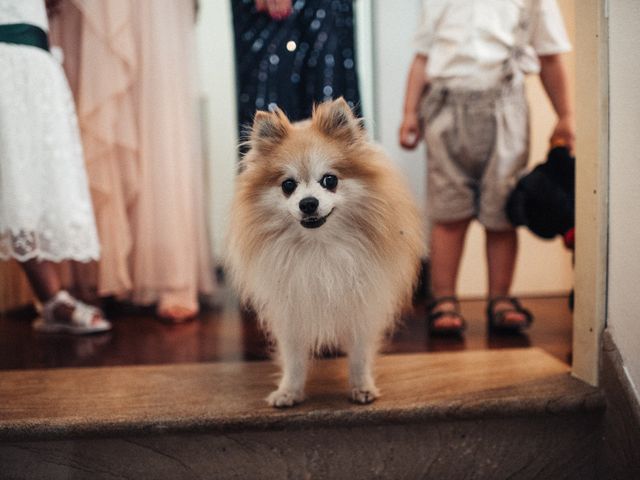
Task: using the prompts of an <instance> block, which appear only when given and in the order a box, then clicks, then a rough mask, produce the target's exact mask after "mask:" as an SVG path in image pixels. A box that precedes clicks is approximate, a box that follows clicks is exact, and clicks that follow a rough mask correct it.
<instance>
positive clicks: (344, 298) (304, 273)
mask: <svg viewBox="0 0 640 480" xmlns="http://www.w3.org/2000/svg"><path fill="white" fill-rule="evenodd" d="M344 237H345V238H344V240H343V241H341V242H333V243H330V242H322V241H313V240H310V241H302V242H299V241H298V242H289V241H287V238H286V237H284V238H282V239H280V241H277V242H275V243H274V244H273V245H269V246H267V247H266V248H265V249H264V250H263V251H262V253H261V255H260V256H259V257H258V259H257V261H256V262H255V264H254V268H252V270H253V272H252V273H253V275H251V276H252V277H253V280H252V282H251V283H252V290H253V296H254V300H255V301H256V302H257V303H258V305H256V306H257V307H258V311H260V312H262V314H263V318H261V320H262V321H263V322H264V323H265V324H266V326H267V327H268V328H269V329H270V330H272V331H274V333H276V336H277V332H278V331H279V330H281V329H295V330H298V331H299V332H300V338H301V341H304V342H306V343H308V347H309V348H310V349H313V350H317V349H318V348H320V347H322V346H330V347H333V346H339V345H340V344H341V343H342V342H343V341H345V340H348V339H351V338H353V336H354V335H358V334H359V333H358V332H359V331H360V330H361V329H365V330H366V329H368V330H370V331H378V330H379V328H378V327H379V325H372V324H369V325H367V322H380V318H382V319H385V320H387V321H391V320H392V311H391V309H392V305H391V302H390V294H391V292H390V288H389V285H388V284H387V281H386V277H387V276H386V275H385V272H384V271H383V268H382V266H381V265H380V263H379V262H378V261H376V259H375V257H374V254H373V252H371V251H368V250H367V248H366V245H363V244H362V243H360V242H358V241H357V239H350V238H348V236H347V234H345V235H344ZM374 312H375V315H374V314H373V313H374ZM383 312H385V313H386V312H388V313H386V314H385V313H383ZM381 313H383V314H382V315H381ZM303 339H304V340H303Z"/></svg>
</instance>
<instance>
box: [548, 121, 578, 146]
mask: <svg viewBox="0 0 640 480" xmlns="http://www.w3.org/2000/svg"><path fill="white" fill-rule="evenodd" d="M575 132H576V127H575V122H574V120H573V117H572V116H570V115H567V116H564V117H560V118H559V119H558V123H557V124H556V127H555V128H554V129H553V133H552V134H551V138H550V140H549V143H551V147H567V148H568V149H569V151H570V152H573V148H574V146H575V142H576V133H575Z"/></svg>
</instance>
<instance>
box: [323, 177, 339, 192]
mask: <svg viewBox="0 0 640 480" xmlns="http://www.w3.org/2000/svg"><path fill="white" fill-rule="evenodd" d="M320 185H322V187H323V188H326V189H327V190H335V189H336V187H337V186H338V177H336V176H335V175H325V176H324V177H322V178H321V179H320Z"/></svg>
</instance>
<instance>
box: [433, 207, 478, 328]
mask: <svg viewBox="0 0 640 480" xmlns="http://www.w3.org/2000/svg"><path fill="white" fill-rule="evenodd" d="M470 221H471V219H464V220H459V221H455V222H447V223H435V224H434V226H433V229H432V231H431V252H430V260H431V286H432V289H433V295H434V297H435V299H436V300H437V299H438V298H442V297H451V296H455V294H456V281H457V279H458V268H459V266H460V258H461V257H462V250H463V248H464V239H465V236H466V234H467V229H468V227H469V223H470ZM455 308H456V305H455V304H454V303H453V302H446V301H445V302H440V303H439V304H438V305H437V306H436V307H435V309H434V311H435V312H438V311H451V310H455ZM462 326H463V325H462V320H461V318H460V317H459V316H456V315H442V316H441V317H440V318H438V319H436V320H435V321H434V323H433V327H434V328H435V329H436V330H437V329H438V328H442V329H445V328H461V327H462Z"/></svg>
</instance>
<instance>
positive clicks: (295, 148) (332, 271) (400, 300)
mask: <svg viewBox="0 0 640 480" xmlns="http://www.w3.org/2000/svg"><path fill="white" fill-rule="evenodd" d="M250 147H251V148H250V151H249V152H248V153H247V155H246V156H245V158H244V160H243V171H242V173H240V175H239V176H238V179H237V185H236V191H235V198H234V202H233V208H232V216H231V228H230V232H229V238H228V244H227V245H228V259H227V260H228V261H227V264H228V268H229V271H230V273H231V278H232V281H233V283H234V285H235V286H236V287H237V289H238V290H239V292H240V294H241V296H242V297H243V299H244V300H245V301H248V302H249V303H250V304H251V306H252V307H253V308H254V309H255V310H256V312H257V314H258V317H259V318H260V321H261V324H262V326H263V327H264V328H266V329H267V330H268V332H270V334H271V335H272V336H273V338H274V339H275V342H276V345H277V349H278V352H279V354H280V360H281V362H282V367H283V376H282V379H281V381H280V385H279V387H278V389H277V390H276V391H274V392H273V393H271V395H269V397H268V399H267V400H268V402H269V404H270V405H273V406H276V407H288V406H292V405H294V404H295V403H298V402H301V401H302V400H303V398H304V385H305V380H306V373H307V367H308V362H309V360H310V358H311V356H312V355H313V353H315V352H318V351H319V350H320V349H322V348H325V347H328V348H341V349H343V350H344V351H346V352H347V353H348V355H349V368H350V383H351V399H352V400H353V401H355V402H358V403H369V402H371V401H373V400H374V399H375V398H376V397H377V396H378V390H377V388H376V386H375V383H374V379H373V375H372V363H373V360H374V356H375V353H376V351H377V348H378V345H379V342H380V340H381V339H382V337H383V335H384V333H385V331H386V330H388V329H389V328H391V327H392V326H393V323H394V320H396V319H397V318H398V316H399V314H400V312H401V310H402V308H403V307H405V306H407V305H409V302H410V300H411V295H412V291H413V287H414V284H415V281H416V278H417V273H418V266H419V260H420V256H421V254H422V250H423V239H422V227H421V222H420V217H419V215H418V212H417V209H416V206H415V204H414V202H413V200H412V198H411V196H410V194H409V193H408V191H407V189H406V187H405V184H404V182H403V180H402V178H401V175H400V174H399V173H398V172H397V171H396V170H395V169H394V168H393V167H392V165H391V162H390V161H389V160H388V159H387V158H386V156H385V155H384V153H383V152H382V151H381V150H380V149H378V148H377V147H375V146H374V145H372V144H371V143H369V142H367V140H366V137H365V135H364V132H363V131H362V128H361V126H360V123H359V120H358V119H356V118H355V117H354V116H353V114H352V113H351V110H350V109H349V107H348V105H347V104H346V102H344V100H343V99H339V100H336V101H333V102H327V103H324V104H321V105H319V106H318V107H317V108H316V109H315V111H314V113H313V116H312V118H311V120H307V121H304V122H299V123H295V124H291V123H290V122H289V121H288V119H287V118H286V116H285V115H284V114H283V113H282V112H280V111H276V112H273V113H266V112H258V113H257V114H256V117H255V121H254V125H253V129H252V133H251V138H250ZM325 174H332V175H335V176H337V177H338V185H337V188H336V189H335V191H330V190H327V189H325V188H323V187H322V186H321V185H320V183H319V182H320V179H321V178H322V176H323V175H325ZM288 178H291V179H294V180H295V181H296V182H297V188H296V190H295V191H294V192H293V193H292V194H291V195H290V196H287V195H285V194H284V192H283V190H282V188H281V185H282V182H283V181H284V180H285V179H288ZM310 196H311V197H315V198H317V199H318V200H319V206H318V212H317V216H319V217H324V216H326V215H328V214H330V215H329V216H328V217H327V219H326V223H324V225H322V226H320V227H319V228H304V227H303V226H302V225H301V223H300V221H301V220H302V219H303V217H304V216H303V213H302V212H301V210H300V207H299V202H300V200H301V199H302V198H305V197H310Z"/></svg>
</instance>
